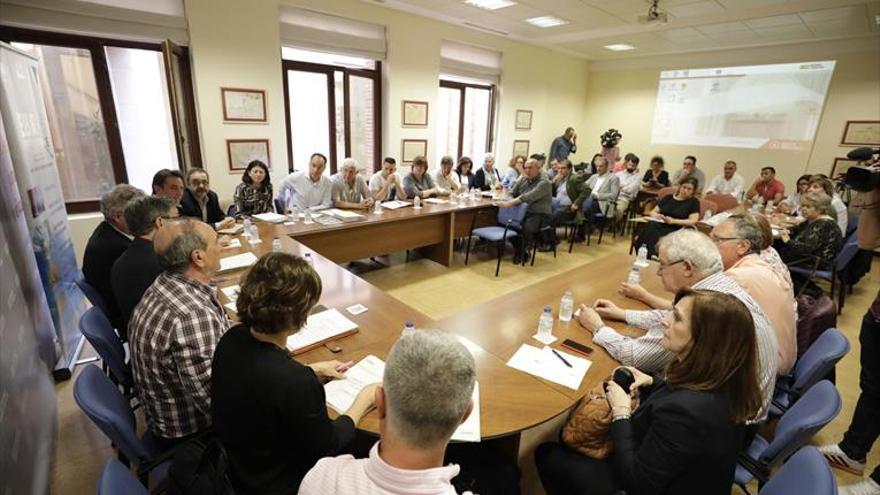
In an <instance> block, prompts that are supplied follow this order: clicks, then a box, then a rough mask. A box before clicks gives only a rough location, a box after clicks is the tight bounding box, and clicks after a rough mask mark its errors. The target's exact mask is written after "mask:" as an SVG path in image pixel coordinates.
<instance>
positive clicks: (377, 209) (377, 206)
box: [373, 200, 382, 215]
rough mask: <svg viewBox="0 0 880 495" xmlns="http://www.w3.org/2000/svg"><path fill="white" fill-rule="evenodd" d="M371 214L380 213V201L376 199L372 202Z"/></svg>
mask: <svg viewBox="0 0 880 495" xmlns="http://www.w3.org/2000/svg"><path fill="white" fill-rule="evenodd" d="M373 214H374V215H381V214H382V202H381V201H379V200H376V202H375V203H373Z"/></svg>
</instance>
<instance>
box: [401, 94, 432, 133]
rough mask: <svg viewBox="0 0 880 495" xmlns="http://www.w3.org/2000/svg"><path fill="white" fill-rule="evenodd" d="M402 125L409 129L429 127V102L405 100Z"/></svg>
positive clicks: (402, 110) (402, 106)
mask: <svg viewBox="0 0 880 495" xmlns="http://www.w3.org/2000/svg"><path fill="white" fill-rule="evenodd" d="M400 112H401V116H400V122H401V125H403V126H407V127H427V126H428V102H427V101H411V100H403V102H401V109H400Z"/></svg>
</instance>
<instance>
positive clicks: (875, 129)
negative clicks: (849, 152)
mask: <svg viewBox="0 0 880 495" xmlns="http://www.w3.org/2000/svg"><path fill="white" fill-rule="evenodd" d="M840 144H841V146H880V120H847V121H846V125H845V126H844V127H843V136H841V138H840Z"/></svg>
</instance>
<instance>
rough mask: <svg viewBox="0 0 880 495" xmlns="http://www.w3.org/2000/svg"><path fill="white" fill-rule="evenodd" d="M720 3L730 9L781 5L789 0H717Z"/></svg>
mask: <svg viewBox="0 0 880 495" xmlns="http://www.w3.org/2000/svg"><path fill="white" fill-rule="evenodd" d="M717 1H718V3H720V4H721V5H723V6H724V7H725V8H727V9H730V10H742V9H751V8H754V7H767V6H770V5H779V4H781V3H785V2H787V1H788V0H717Z"/></svg>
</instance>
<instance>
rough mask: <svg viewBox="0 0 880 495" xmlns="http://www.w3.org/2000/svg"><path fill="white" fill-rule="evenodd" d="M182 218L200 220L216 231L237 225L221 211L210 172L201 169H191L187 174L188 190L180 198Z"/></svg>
mask: <svg viewBox="0 0 880 495" xmlns="http://www.w3.org/2000/svg"><path fill="white" fill-rule="evenodd" d="M180 216H182V217H193V218H198V219H199V220H201V221H203V222H205V223H207V224H209V225H212V226H213V227H214V228H215V229H223V228H226V227H229V226H230V225H232V224H233V223H235V220H234V219H233V218H230V217H227V216H226V215H225V214H224V213H223V210H222V209H220V201H219V200H218V199H217V193H215V192H214V191H212V190H211V187H210V178H209V177H208V172H207V171H205V169H201V168H191V169H190V170H189V171H188V172H187V173H186V190H185V191H184V192H183V196H182V197H181V198H180Z"/></svg>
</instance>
